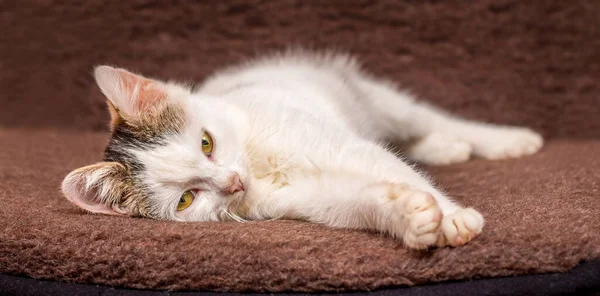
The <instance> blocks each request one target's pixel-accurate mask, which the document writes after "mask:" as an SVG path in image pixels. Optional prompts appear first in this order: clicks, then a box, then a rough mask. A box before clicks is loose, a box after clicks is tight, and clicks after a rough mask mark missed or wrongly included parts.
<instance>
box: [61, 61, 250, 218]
mask: <svg viewBox="0 0 600 296" xmlns="http://www.w3.org/2000/svg"><path fill="white" fill-rule="evenodd" d="M95 76H96V81H97V82H98V85H99V86H100V88H101V90H102V92H103V93H104V95H105V96H106V97H107V98H108V105H109V109H110V112H111V117H112V121H111V130H112V135H111V139H110V141H109V144H108V145H107V147H106V150H105V155H104V160H103V162H99V163H96V164H94V165H90V166H86V167H82V168H79V169H77V170H74V171H73V172H71V173H70V174H69V175H67V177H66V178H65V180H64V181H63V184H62V190H63V193H64V194H65V196H66V197H67V199H69V200H70V201H71V202H73V203H74V204H76V205H78V206H79V207H81V208H84V209H86V210H88V211H91V212H95V213H104V214H113V215H133V216H144V217H150V218H157V219H169V220H183V221H219V220H226V219H231V218H234V219H235V214H234V213H232V209H233V208H234V207H236V205H237V204H238V203H240V202H241V201H242V200H243V198H244V195H245V191H246V189H247V187H248V186H249V184H248V182H249V177H248V169H247V164H246V158H245V157H246V156H245V153H244V151H245V147H244V145H245V139H244V135H245V134H246V133H245V132H244V131H243V130H241V129H243V128H244V126H245V125H244V124H243V120H244V119H243V114H242V113H241V112H239V110H237V109H235V108H234V107H232V106H231V105H228V104H224V103H222V102H220V101H219V100H218V99H215V98H209V97H197V96H194V95H192V94H191V93H190V92H189V91H188V90H187V89H185V88H183V87H180V86H177V85H174V84H166V83H162V82H159V81H156V80H151V79H147V78H144V77H142V76H139V75H135V74H132V73H130V72H127V71H125V70H122V69H114V68H110V67H105V66H102V67H98V68H97V69H96V71H95Z"/></svg>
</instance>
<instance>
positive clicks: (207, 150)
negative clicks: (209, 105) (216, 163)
mask: <svg viewBox="0 0 600 296" xmlns="http://www.w3.org/2000/svg"><path fill="white" fill-rule="evenodd" d="M202 151H203V152H204V154H206V156H210V154H211V153H212V151H213V138H212V137H211V136H210V134H209V133H208V132H207V131H204V134H202Z"/></svg>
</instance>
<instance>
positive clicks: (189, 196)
mask: <svg viewBox="0 0 600 296" xmlns="http://www.w3.org/2000/svg"><path fill="white" fill-rule="evenodd" d="M193 201H194V193H193V192H192V191H191V190H188V191H186V192H184V193H183V194H182V195H181V197H180V198H179V203H178V204H177V210H178V211H183V210H185V209H187V208H188V207H189V206H190V205H191V204H192V202H193Z"/></svg>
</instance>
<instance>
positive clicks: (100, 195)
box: [62, 51, 543, 249]
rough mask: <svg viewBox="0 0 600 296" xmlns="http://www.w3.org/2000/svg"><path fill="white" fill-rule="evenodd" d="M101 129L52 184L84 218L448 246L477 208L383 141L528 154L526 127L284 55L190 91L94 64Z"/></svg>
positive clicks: (415, 155)
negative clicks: (104, 114) (276, 228)
mask: <svg viewBox="0 0 600 296" xmlns="http://www.w3.org/2000/svg"><path fill="white" fill-rule="evenodd" d="M94 75H95V79H96V82H97V84H98V86H99V88H100V90H101V91H102V93H103V94H104V95H105V96H106V98H107V104H108V109H109V112H110V115H111V124H110V127H111V128H110V129H111V133H112V134H111V137H110V140H109V142H108V145H107V147H106V149H105V152H104V159H103V161H102V162H98V163H96V164H92V165H89V166H85V167H82V168H79V169H76V170H74V171H72V172H71V173H69V174H68V175H67V176H66V177H65V179H64V181H63V182H62V192H63V193H64V195H65V197H66V198H67V199H68V200H69V201H71V202H73V203H74V204H75V205H77V206H79V207H81V208H83V209H85V210H87V211H89V212H93V213H102V214H109V215H124V216H137V217H147V218H153V219H166V220H175V221H245V220H263V219H301V220H306V221H310V222H315V223H321V224H324V225H328V226H330V227H337V228H350V229H363V230H367V229H368V230H375V231H378V232H380V233H383V234H387V235H389V236H391V237H393V238H396V239H397V240H400V241H402V242H403V243H404V245H405V246H407V247H408V248H411V249H426V248H429V247H436V246H437V247H443V246H453V247H455V246H460V245H463V244H465V243H467V242H469V241H471V240H472V239H473V238H475V237H476V236H477V235H479V234H480V233H481V232H482V229H483V226H484V218H483V216H482V215H481V214H480V213H479V212H478V211H476V210H475V209H472V208H468V207H462V206H460V205H458V204H457V203H456V202H454V201H452V200H451V198H449V197H448V196H446V194H444V193H443V192H442V191H441V190H439V189H437V188H436V187H435V186H434V185H432V183H431V182H430V180H428V178H427V177H426V176H425V175H424V174H423V173H421V172H419V171H418V170H417V169H415V168H414V167H413V166H411V165H409V164H408V163H407V162H405V161H404V160H403V158H402V156H400V155H398V153H395V152H394V150H393V149H392V148H391V147H389V145H388V144H386V143H389V142H388V141H390V140H393V141H403V142H404V143H406V146H405V148H404V155H405V156H406V157H408V158H409V159H412V160H415V161H418V162H421V163H424V164H429V165H444V164H451V163H458V162H464V161H467V160H468V159H469V158H470V157H471V156H476V157H481V158H485V159H504V158H511V157H520V156H524V155H529V154H533V153H535V152H536V151H538V150H539V149H540V148H541V147H542V145H543V139H542V137H541V136H540V135H539V134H537V133H536V132H534V131H532V130H530V129H527V128H519V127H509V126H498V125H492V124H484V123H478V122H473V121H468V120H464V119H460V118H458V117H454V116H451V115H449V114H447V113H445V112H442V111H441V110H438V109H436V108H434V107H432V106H430V105H428V104H426V103H424V102H419V101H417V100H416V99H415V98H414V97H413V96H412V95H410V94H409V93H407V92H405V91H402V90H401V89H400V88H398V87H396V86H394V85H393V84H392V83H390V82H386V81H384V80H382V79H379V78H376V77H375V76H373V75H371V74H368V73H367V72H366V71H365V70H363V69H362V67H361V65H360V64H359V63H358V62H357V61H356V59H355V58H353V57H352V56H350V55H347V54H342V53H332V52H308V51H286V52H283V53H280V54H274V55H268V56H266V57H262V58H257V59H254V60H252V61H249V62H246V63H243V64H241V65H237V66H233V67H229V68H225V69H224V70H221V71H218V72H216V73H215V74H213V75H212V76H210V77H209V78H208V79H206V81H205V82H204V83H202V84H201V85H199V86H198V87H196V88H194V89H192V88H190V87H188V86H185V85H183V84H177V83H174V82H162V81H159V80H156V79H150V78H147V77H144V76H141V75H139V74H134V73H132V72H129V71H127V70H124V69H119V68H113V67H110V66H99V67H96V68H95V72H94Z"/></svg>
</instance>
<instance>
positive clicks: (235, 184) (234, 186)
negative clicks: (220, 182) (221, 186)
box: [225, 174, 244, 194]
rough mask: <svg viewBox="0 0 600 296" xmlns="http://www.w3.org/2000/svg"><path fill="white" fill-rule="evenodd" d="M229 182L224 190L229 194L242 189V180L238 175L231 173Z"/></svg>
mask: <svg viewBox="0 0 600 296" xmlns="http://www.w3.org/2000/svg"><path fill="white" fill-rule="evenodd" d="M229 184H230V185H229V187H227V188H226V189H225V191H226V192H227V193H229V194H233V193H236V192H238V191H244V184H242V181H241V180H240V175H238V174H233V177H231V181H230V183H229Z"/></svg>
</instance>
